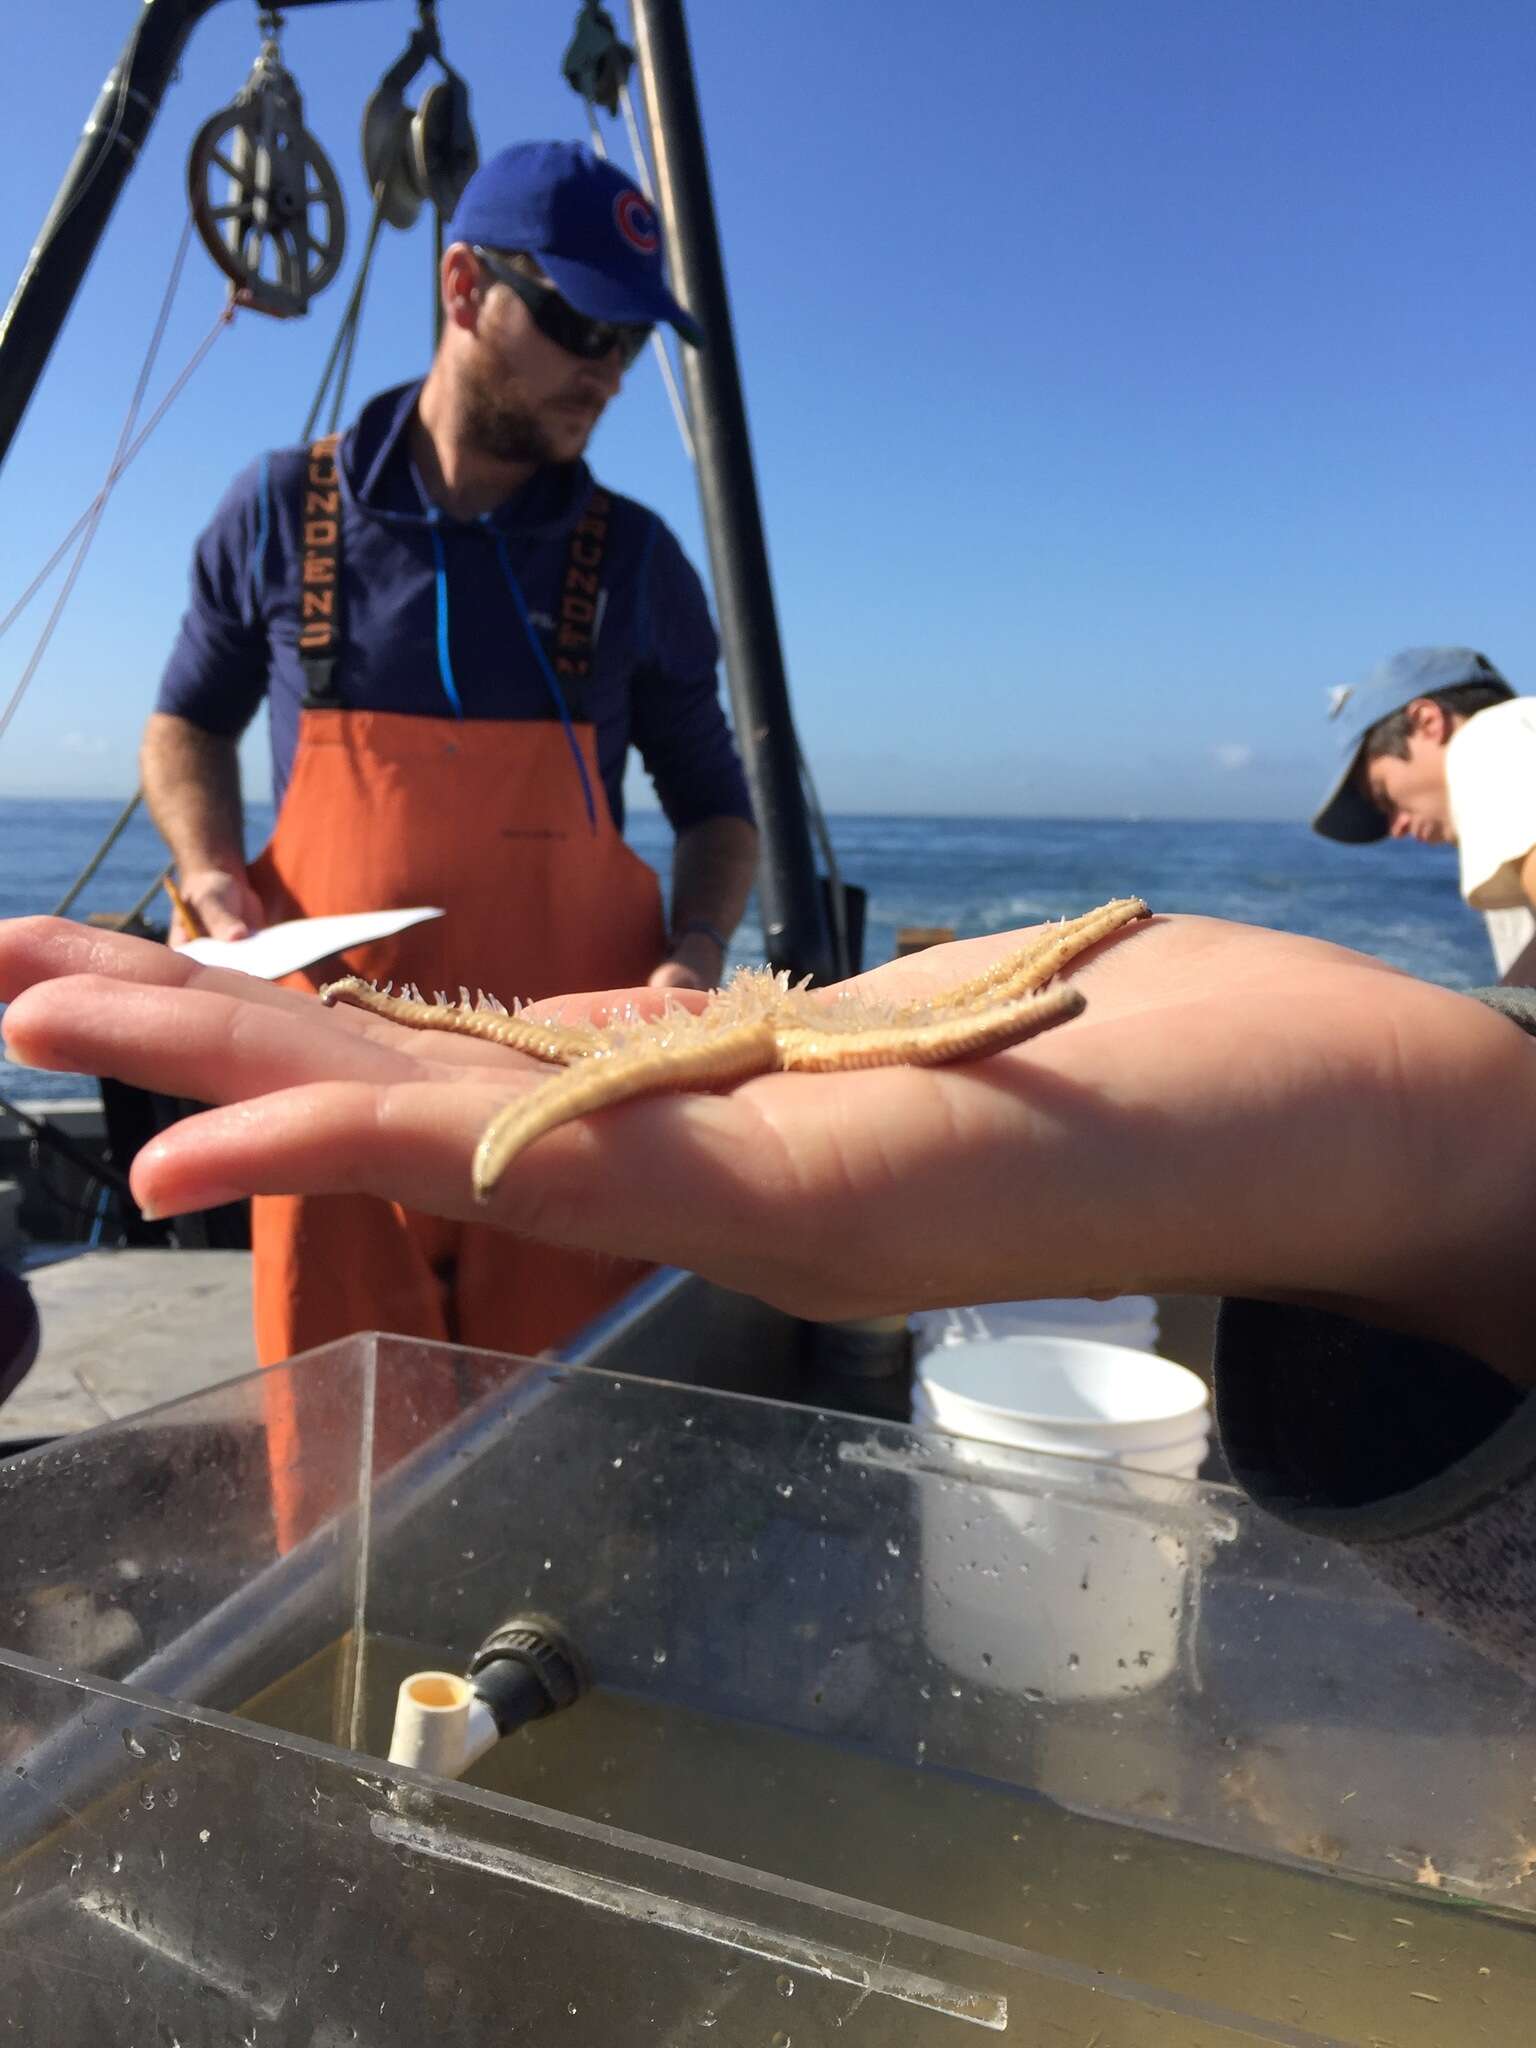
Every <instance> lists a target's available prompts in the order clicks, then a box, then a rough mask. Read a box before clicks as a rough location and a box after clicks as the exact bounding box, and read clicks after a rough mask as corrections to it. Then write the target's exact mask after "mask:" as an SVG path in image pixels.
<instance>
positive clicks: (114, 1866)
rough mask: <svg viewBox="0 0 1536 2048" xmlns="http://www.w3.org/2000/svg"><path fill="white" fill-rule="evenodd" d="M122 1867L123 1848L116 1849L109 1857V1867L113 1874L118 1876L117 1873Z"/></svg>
mask: <svg viewBox="0 0 1536 2048" xmlns="http://www.w3.org/2000/svg"><path fill="white" fill-rule="evenodd" d="M122 1867H123V1852H122V1850H121V1849H114V1850H113V1851H112V1853H111V1854H110V1855H109V1856H108V1858H107V1868H108V1870H110V1871H111V1873H112V1875H113V1876H114V1877H116V1875H117V1873H118V1872H119V1871H120V1870H121V1869H122Z"/></svg>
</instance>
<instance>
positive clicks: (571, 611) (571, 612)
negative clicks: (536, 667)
mask: <svg viewBox="0 0 1536 2048" xmlns="http://www.w3.org/2000/svg"><path fill="white" fill-rule="evenodd" d="M612 516H613V500H612V499H611V498H610V497H609V495H608V493H607V492H606V491H605V490H603V489H602V488H601V487H600V486H599V487H596V488H594V490H593V492H592V495H591V497H590V498H588V500H587V503H586V509H585V510H584V511H583V513H582V515H581V517H580V518H579V519H578V520H577V522H576V524H575V525H574V526H573V527H572V528H571V539H570V545H569V547H568V548H567V549H566V552H565V572H564V574H563V575H562V576H561V578H560V596H559V601H558V604H557V606H556V612H555V653H554V670H555V674H556V675H557V676H558V677H559V679H560V685H561V688H562V689H563V690H564V691H565V695H566V701H567V703H568V704H569V706H570V711H571V716H572V717H573V718H577V719H580V718H584V717H585V715H586V706H585V700H586V685H587V683H588V681H589V679H590V678H591V674H592V659H593V650H594V647H595V644H596V641H597V631H598V627H599V626H600V625H601V624H602V606H603V558H604V556H605V555H606V554H607V552H608V527H609V522H610V520H611V519H612Z"/></svg>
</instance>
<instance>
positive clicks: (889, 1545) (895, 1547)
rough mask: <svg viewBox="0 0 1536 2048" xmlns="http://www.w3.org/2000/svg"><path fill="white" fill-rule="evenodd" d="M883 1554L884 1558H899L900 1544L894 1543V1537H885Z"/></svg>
mask: <svg viewBox="0 0 1536 2048" xmlns="http://www.w3.org/2000/svg"><path fill="white" fill-rule="evenodd" d="M885 1554H886V1556H887V1557H900V1555H901V1545H900V1544H899V1543H898V1542H897V1541H896V1539H895V1537H894V1536H887V1537H886V1539H885Z"/></svg>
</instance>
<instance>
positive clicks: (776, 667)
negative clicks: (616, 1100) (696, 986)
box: [631, 0, 836, 981]
mask: <svg viewBox="0 0 1536 2048" xmlns="http://www.w3.org/2000/svg"><path fill="white" fill-rule="evenodd" d="M631 11H632V15H633V20H634V29H635V43H636V49H637V55H638V57H639V63H640V76H641V81H642V84H643V87H644V91H645V110H646V119H647V122H648V124H649V127H650V131H651V148H652V152H653V154H654V156H655V160H656V196H657V200H658V202H659V204H660V207H661V214H662V219H663V222H664V224H665V226H666V231H667V242H668V247H669V249H670V251H671V258H672V281H673V283H674V285H675V286H676V288H677V294H678V297H679V298H680V299H681V300H682V302H683V304H684V305H685V306H686V307H687V308H688V310H689V312H690V313H692V315H693V317H694V318H695V319H696V320H697V321H698V323H699V325H700V327H701V328H702V329H703V330H704V347H703V348H702V349H692V348H687V347H685V348H684V349H683V350H682V352H681V353H682V359H683V376H684V380H685V382H686V385H687V390H688V408H689V413H690V416H691V422H692V427H693V438H694V446H695V448H696V450H697V453H698V463H699V495H700V497H701V499H702V500H703V506H704V525H705V529H706V531H707V533H708V535H709V556H710V563H711V566H712V569H713V572H714V581H715V599H716V602H717V604H718V606H719V609H720V633H721V639H722V641H723V643H724V648H725V667H726V674H727V676H728V677H729V679H730V685H731V701H732V704H733V705H734V707H735V712H736V737H737V741H738V743H739V744H740V747H741V752H742V759H743V761H744V763H745V765H746V770H747V779H748V782H749V783H750V785H751V790H752V802H753V805H754V807H755V809H756V811H757V822H758V827H759V829H760V831H761V832H762V835H763V846H762V858H761V863H760V866H759V869H758V901H759V904H760V906H761V909H762V917H763V938H764V943H765V946H766V949H767V954H768V960H769V964H770V965H771V966H772V967H774V968H775V969H778V968H785V967H787V968H788V969H789V971H790V972H791V973H792V974H796V975H799V974H814V975H815V976H816V978H817V980H818V981H823V980H832V979H834V978H835V973H836V970H835V967H834V964H833V950H832V945H831V941H830V939H829V937H828V933H827V924H826V917H825V914H824V912H823V909H822V900H821V892H820V888H819V885H818V883H817V878H816V862H815V856H814V853H813V850H812V846H811V835H810V826H809V822H808V820H807V817H806V809H805V798H804V793H803V791H802V788H801V784H800V762H799V753H798V749H797V747H796V744H795V728H794V721H793V718H792V716H791V713H790V708H789V685H788V682H787V680H786V678H785V674H784V657H783V653H782V651H781V648H780V645H779V627H778V619H777V616H776V614H775V611H774V603H773V586H772V583H771V582H770V580H769V575H768V548H767V543H766V541H765V540H764V537H763V522H762V513H761V511H760V509H759V506H758V499H757V482H756V478H755V476H754V474H753V466H752V445H751V441H750V439H749V437H748V432H747V410H746V402H745V400H744V398H743V396H742V389H741V375H740V371H739V370H738V367H737V362H736V342H735V337H734V335H733V333H732V329H731V309H730V301H729V299H728V297H727V295H726V289H725V265H724V263H723V261H722V259H721V255H720V238H719V235H718V232H717V230H716V226H715V206H714V199H713V196H712V194H711V191H710V183H709V165H708V161H707V158H706V156H705V152H704V130H703V124H702V121H701V119H700V116H699V101H698V94H697V91H696V90H695V87H694V80H693V61H692V58H691V57H690V55H689V51H688V31H687V28H686V26H685V24H684V21H683V10H682V4H681V0H632V10H631Z"/></svg>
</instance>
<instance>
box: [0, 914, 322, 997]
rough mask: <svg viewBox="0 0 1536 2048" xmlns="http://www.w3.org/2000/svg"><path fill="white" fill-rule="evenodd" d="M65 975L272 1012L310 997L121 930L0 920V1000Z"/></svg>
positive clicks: (47, 920)
mask: <svg viewBox="0 0 1536 2048" xmlns="http://www.w3.org/2000/svg"><path fill="white" fill-rule="evenodd" d="M71 974H93V975H100V976H102V977H104V978H105V979H107V980H110V981H114V982H136V983H139V984H141V985H143V986H145V987H153V988H189V989H198V990H208V991H212V992H215V993H219V994H224V995H229V996H238V997H241V998H243V999H244V1000H245V1001H247V1002H252V1003H261V1004H263V1005H266V1006H269V1007H271V1008H274V1009H287V1010H292V1009H294V1008H295V1007H297V1008H299V1009H303V1008H306V1007H307V1006H308V1004H309V1003H310V1000H311V999H310V998H309V997H308V996H306V995H303V994H301V993H300V992H299V991H297V990H295V989H284V988H276V987H274V986H273V984H272V983H271V982H267V981H258V980H257V979H256V978H255V977H254V976H253V975H249V974H235V973H232V972H231V971H230V970H229V969H228V968H226V967H199V966H198V965H197V964H196V962H195V961H191V960H185V959H183V958H182V956H181V955H180V953H177V952H173V951H172V949H171V948H170V947H169V946H157V945H153V944H151V943H150V942H149V941H148V940H147V939H129V938H125V937H124V936H123V934H122V933H121V932H103V931H97V930H96V929H95V928H94V927H93V926H91V925H83V924H75V923H73V922H71V920H70V919H68V918H63V917H18V918H13V919H11V920H9V921H8V922H0V1002H12V1001H14V1000H15V998H16V997H17V996H19V995H20V994H21V993H22V991H23V990H24V989H28V988H32V987H34V986H35V985H36V984H37V983H39V982H46V981H55V980H58V979H59V978H60V977H61V976H64V975H71Z"/></svg>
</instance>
